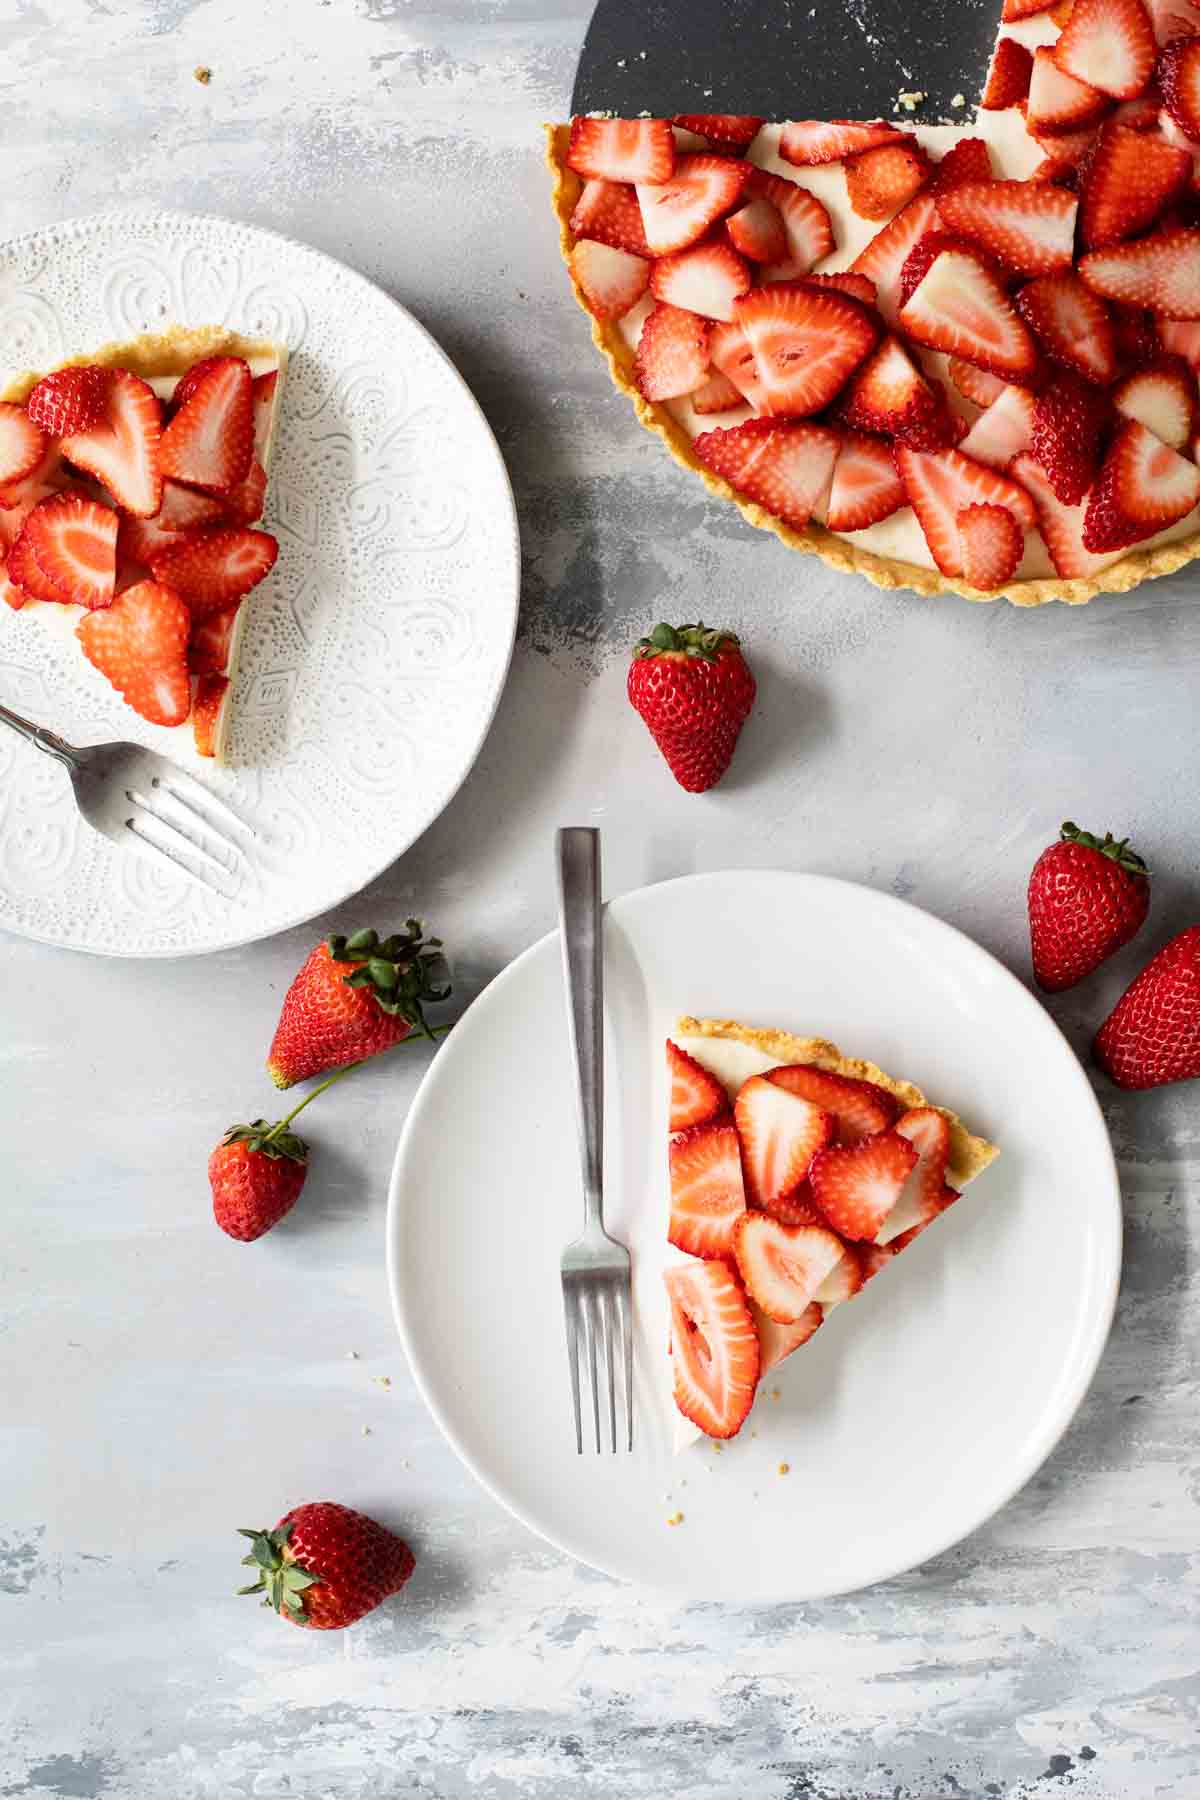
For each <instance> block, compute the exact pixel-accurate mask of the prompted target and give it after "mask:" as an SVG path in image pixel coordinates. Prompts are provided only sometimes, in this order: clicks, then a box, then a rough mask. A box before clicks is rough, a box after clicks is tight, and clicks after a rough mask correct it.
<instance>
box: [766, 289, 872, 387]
mask: <svg viewBox="0 0 1200 1800" xmlns="http://www.w3.org/2000/svg"><path fill="white" fill-rule="evenodd" d="M734 317H735V319H736V322H737V323H738V324H739V325H740V326H741V328H742V330H743V331H744V332H745V334H746V337H747V339H748V340H749V343H750V348H751V349H752V350H753V352H754V360H755V364H756V365H757V369H758V376H759V380H760V381H761V382H762V386H763V395H762V401H763V406H764V409H765V410H766V411H767V412H769V413H770V414H772V415H774V416H775V417H781V418H804V417H806V416H807V415H808V414H810V413H814V412H819V411H820V410H821V408H822V407H824V406H827V405H828V404H829V402H830V400H832V399H833V397H834V395H835V394H836V393H837V392H838V390H839V388H841V387H842V386H843V384H844V383H845V381H846V378H847V377H848V376H849V375H850V374H851V373H852V371H853V370H854V369H856V368H857V367H858V365H859V363H860V362H862V360H863V358H864V357H865V356H866V355H867V353H868V352H869V351H870V349H871V348H872V346H873V345H874V342H875V337H876V330H875V326H874V325H873V324H872V322H871V319H870V316H869V314H868V313H867V312H866V311H865V309H864V308H862V307H860V306H859V305H858V303H857V302H856V301H854V300H850V299H848V298H847V297H846V296H845V295H843V294H832V293H825V292H820V291H818V290H816V289H813V288H806V287H803V286H801V285H799V284H796V285H793V284H792V283H788V282H780V283H777V284H775V285H773V286H771V287H765V288H756V289H755V290H754V291H753V292H752V293H749V294H745V295H743V297H742V298H741V299H740V300H738V301H736V302H735V304H734Z"/></svg>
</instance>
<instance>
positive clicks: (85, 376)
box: [25, 363, 108, 438]
mask: <svg viewBox="0 0 1200 1800" xmlns="http://www.w3.org/2000/svg"><path fill="white" fill-rule="evenodd" d="M107 392H108V370H107V369H101V368H98V367H96V365H95V364H91V363H89V364H84V365H80V366H77V367H74V368H68V369H56V370H55V371H54V372H53V374H51V375H43V376H42V379H41V380H40V381H39V382H38V383H37V385H36V386H35V387H33V388H31V389H30V392H29V397H28V399H27V400H26V402H25V411H26V412H27V413H28V414H29V417H30V418H31V419H32V420H33V422H34V424H35V425H40V426H41V428H42V430H43V431H44V432H45V433H46V434H47V436H48V437H56V438H64V437H70V436H71V435H72V434H73V433H74V432H77V431H90V429H91V427H92V426H93V425H95V424H97V423H98V422H99V420H100V419H101V417H102V416H103V413H104V400H105V395H106V394H107Z"/></svg>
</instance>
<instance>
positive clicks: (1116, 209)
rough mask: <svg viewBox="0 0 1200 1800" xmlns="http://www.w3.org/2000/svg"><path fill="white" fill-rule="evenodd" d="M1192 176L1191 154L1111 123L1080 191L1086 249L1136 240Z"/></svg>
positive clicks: (1089, 164)
mask: <svg viewBox="0 0 1200 1800" xmlns="http://www.w3.org/2000/svg"><path fill="white" fill-rule="evenodd" d="M1191 178H1192V157H1191V154H1190V152H1188V151H1187V150H1182V149H1178V148H1176V147H1175V146H1174V145H1171V144H1164V143H1163V142H1162V141H1161V140H1160V139H1158V138H1155V137H1150V136H1148V135H1147V134H1146V133H1145V132H1141V131H1133V130H1130V129H1129V127H1127V126H1122V125H1115V124H1113V125H1107V126H1106V127H1105V129H1104V130H1103V131H1102V132H1101V133H1100V135H1099V137H1098V138H1097V140H1096V148H1095V152H1094V154H1093V155H1092V156H1091V158H1090V159H1089V161H1088V164H1087V166H1086V168H1085V170H1084V173H1083V178H1082V181H1081V183H1080V191H1079V235H1080V242H1081V243H1082V245H1083V248H1084V249H1085V250H1096V249H1100V248H1102V247H1103V246H1104V245H1106V244H1115V243H1117V242H1119V241H1120V239H1122V238H1129V237H1134V236H1136V234H1137V233H1138V232H1140V231H1144V230H1145V229H1146V227H1147V226H1148V225H1152V224H1153V223H1154V221H1155V219H1157V218H1158V217H1159V215H1160V214H1161V213H1162V212H1164V211H1165V210H1166V208H1167V207H1168V206H1171V205H1172V204H1173V203H1174V202H1175V200H1177V199H1178V197H1179V195H1180V194H1181V193H1182V192H1183V191H1184V189H1185V188H1186V187H1187V185H1188V183H1189V182H1190V181H1191Z"/></svg>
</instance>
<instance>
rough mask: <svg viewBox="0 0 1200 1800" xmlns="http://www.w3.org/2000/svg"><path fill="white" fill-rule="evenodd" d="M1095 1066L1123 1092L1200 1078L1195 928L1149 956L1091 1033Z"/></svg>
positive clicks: (1199, 934)
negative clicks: (1095, 1030)
mask: <svg viewBox="0 0 1200 1800" xmlns="http://www.w3.org/2000/svg"><path fill="white" fill-rule="evenodd" d="M1094 1050H1095V1055H1096V1061H1097V1062H1098V1063H1099V1064H1100V1067H1101V1068H1102V1069H1103V1070H1104V1072H1105V1073H1106V1074H1107V1075H1108V1076H1110V1077H1111V1079H1112V1080H1113V1081H1115V1082H1116V1084H1117V1086H1118V1087H1123V1088H1150V1087H1161V1086H1162V1084H1163V1083H1164V1082H1168V1081H1192V1080H1194V1079H1195V1077H1196V1076H1197V1075H1200V925H1191V926H1189V927H1188V929H1187V930H1186V931H1181V932H1180V933H1179V936H1178V937H1174V938H1172V939H1171V942H1170V943H1169V944H1167V945H1165V946H1164V947H1163V949H1161V950H1160V951H1159V952H1158V955H1157V956H1155V957H1153V958H1152V960H1151V961H1150V962H1148V963H1147V964H1146V967H1145V968H1144V969H1143V970H1142V972H1141V974H1140V975H1139V976H1138V977H1137V979H1136V981H1134V982H1133V983H1132V984H1131V985H1130V986H1129V987H1128V988H1126V990H1125V992H1124V993H1123V994H1122V996H1121V998H1120V999H1119V1000H1118V1001H1117V1004H1116V1005H1115V1006H1114V1007H1113V1010H1112V1011H1111V1012H1110V1013H1109V1015H1108V1017H1107V1019H1105V1021H1104V1023H1103V1025H1102V1026H1101V1027H1100V1030H1099V1031H1098V1032H1097V1033H1096V1042H1095V1045H1094Z"/></svg>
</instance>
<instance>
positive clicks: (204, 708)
mask: <svg viewBox="0 0 1200 1800" xmlns="http://www.w3.org/2000/svg"><path fill="white" fill-rule="evenodd" d="M189 661H190V658H189ZM228 692H229V680H228V677H227V676H225V675H202V676H201V677H200V679H199V681H198V682H197V683H196V697H195V699H194V700H193V701H192V736H193V738H194V739H195V744H196V754H197V756H215V755H216V754H217V749H218V746H219V744H220V739H221V711H222V708H223V707H224V705H225V696H226V695H227V694H228Z"/></svg>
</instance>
